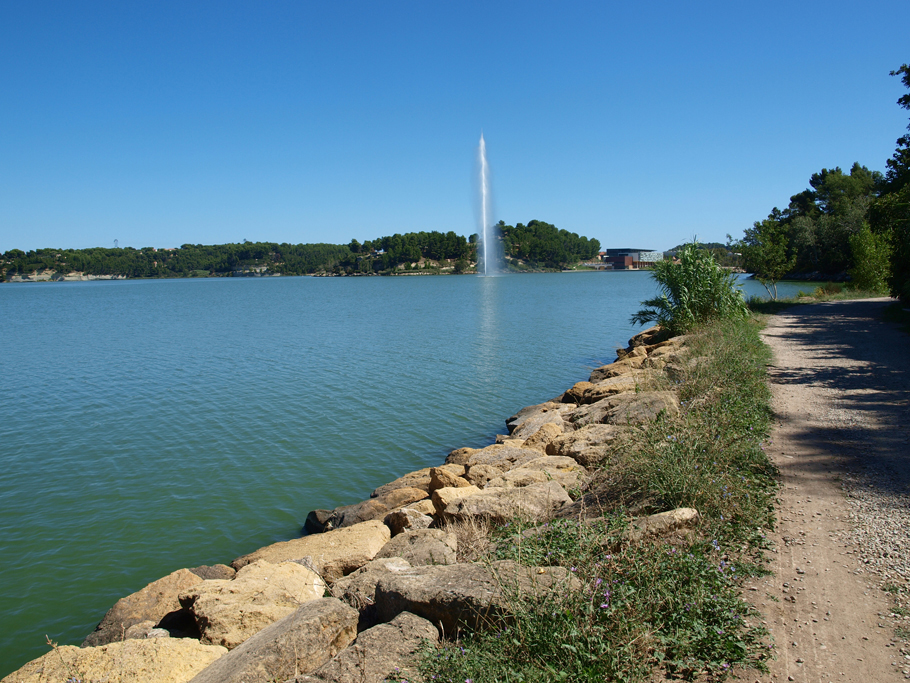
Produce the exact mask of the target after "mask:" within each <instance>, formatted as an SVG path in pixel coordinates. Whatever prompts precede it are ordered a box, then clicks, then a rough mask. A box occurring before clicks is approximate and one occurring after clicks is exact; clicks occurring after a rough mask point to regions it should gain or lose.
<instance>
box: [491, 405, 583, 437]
mask: <svg viewBox="0 0 910 683" xmlns="http://www.w3.org/2000/svg"><path fill="white" fill-rule="evenodd" d="M571 409H572V406H571V405H567V404H564V403H556V402H555V401H549V402H547V403H541V404H539V405H535V406H528V407H527V408H522V409H521V410H519V411H518V412H517V413H516V414H515V415H513V416H512V417H510V418H509V419H508V420H506V427H508V429H509V434H510V435H511V436H512V437H514V438H516V439H527V438H528V437H529V436H531V435H532V434H533V433H534V432H536V431H537V430H538V429H540V428H541V427H542V426H543V425H545V424H547V423H548V422H552V423H553V424H556V425H560V426H562V425H563V424H564V419H563V416H564V415H566V414H567V413H568V412H569V411H571Z"/></svg>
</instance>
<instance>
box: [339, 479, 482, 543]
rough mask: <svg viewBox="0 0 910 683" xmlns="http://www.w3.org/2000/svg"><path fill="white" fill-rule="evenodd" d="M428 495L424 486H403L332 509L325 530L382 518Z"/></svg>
mask: <svg viewBox="0 0 910 683" xmlns="http://www.w3.org/2000/svg"><path fill="white" fill-rule="evenodd" d="M465 483H467V482H465ZM427 497H429V494H428V493H427V492H426V491H425V490H424V489H422V488H414V487H403V488H400V489H394V490H392V491H389V492H388V493H384V494H383V495H381V496H379V497H377V498H370V499H368V500H364V501H362V502H360V503H354V504H353V505H344V506H342V507H338V508H335V509H334V510H332V514H331V515H329V517H328V519H326V520H325V523H324V524H323V531H331V530H332V529H343V528H345V527H349V526H354V525H355V524H360V523H361V522H368V521H370V520H373V519H382V518H383V517H385V516H386V515H387V514H389V512H391V511H392V510H396V509H398V508H400V507H402V506H404V505H408V504H409V503H415V502H417V501H418V500H423V499H424V498H427Z"/></svg>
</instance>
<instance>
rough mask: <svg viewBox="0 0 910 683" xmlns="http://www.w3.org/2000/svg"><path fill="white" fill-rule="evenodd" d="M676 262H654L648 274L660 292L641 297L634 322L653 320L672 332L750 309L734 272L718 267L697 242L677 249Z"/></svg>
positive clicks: (685, 329) (684, 330)
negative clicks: (642, 299) (646, 298)
mask: <svg viewBox="0 0 910 683" xmlns="http://www.w3.org/2000/svg"><path fill="white" fill-rule="evenodd" d="M677 257H678V259H679V262H678V263H677V262H674V261H673V260H671V259H664V260H662V261H658V262H657V263H655V264H654V269H653V270H652V271H651V277H652V278H654V280H656V281H657V283H658V284H659V285H660V289H661V293H660V295H659V296H657V297H655V298H653V299H648V300H647V301H642V302H641V303H642V306H644V308H642V309H640V310H639V311H638V312H637V313H635V314H634V315H633V316H632V318H631V323H632V324H633V325H643V324H645V323H648V322H656V323H657V324H658V325H660V326H661V327H662V328H664V329H666V330H667V331H668V332H669V333H670V334H671V335H673V334H680V333H683V332H686V331H688V330H689V329H691V328H692V327H694V326H695V325H697V324H699V323H703V322H707V321H709V320H713V319H716V318H741V317H744V316H746V315H747V314H748V311H749V309H748V308H747V306H746V302H745V301H744V300H743V295H742V292H741V291H740V289H739V287H737V286H736V279H735V276H734V275H733V274H732V273H730V272H728V271H726V270H724V269H723V268H721V267H720V266H719V265H718V264H717V262H716V261H715V260H714V257H713V256H712V255H711V252H710V251H708V250H706V249H701V248H700V247H699V245H698V242H695V241H693V242H691V243H689V244H686V245H684V246H683V247H682V248H680V250H679V251H678V252H677Z"/></svg>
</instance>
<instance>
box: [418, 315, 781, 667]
mask: <svg viewBox="0 0 910 683" xmlns="http://www.w3.org/2000/svg"><path fill="white" fill-rule="evenodd" d="M758 328H759V326H758V324H757V323H756V322H755V321H753V320H736V321H732V322H726V323H724V324H714V325H710V326H707V327H702V328H700V329H697V330H695V332H694V339H693V341H692V342H691V344H692V354H691V356H690V358H691V359H692V360H690V361H689V362H688V363H687V366H686V368H685V369H684V371H683V372H682V373H681V375H679V380H678V382H677V383H676V388H677V389H678V391H679V395H680V397H681V400H682V404H683V409H682V411H681V414H680V415H679V416H676V417H672V418H667V417H664V418H662V419H660V420H658V421H657V422H655V423H653V424H651V425H648V426H646V427H643V428H640V429H638V430H636V431H635V432H634V433H633V434H632V436H631V438H630V440H629V441H628V442H627V443H626V445H624V446H623V450H622V452H621V453H619V454H617V455H618V459H617V458H616V457H614V458H611V459H610V461H611V467H613V468H615V467H623V468H625V470H626V471H625V474H624V476H623V477H620V478H619V481H621V487H622V490H617V492H616V499H615V503H614V504H613V505H611V504H609V503H608V504H607V506H606V508H605V509H604V511H603V516H602V517H600V518H597V519H596V520H594V521H591V520H587V521H581V520H562V521H557V522H554V523H550V524H548V525H545V526H544V527H540V528H537V529H535V530H534V531H533V532H531V533H528V530H527V529H524V528H522V527H521V526H520V525H518V524H517V523H513V524H510V525H507V526H506V527H502V528H500V529H498V530H496V531H494V532H493V538H494V540H495V541H496V543H495V550H494V551H493V552H492V553H491V554H490V555H488V556H487V559H489V560H492V559H503V558H508V559H514V560H517V561H519V562H521V563H522V564H525V565H528V566H556V565H558V566H563V567H567V568H569V570H570V571H571V572H572V573H573V574H574V575H575V576H576V577H577V579H578V580H579V582H580V585H581V586H582V588H581V590H577V591H572V590H569V591H563V592H560V593H554V594H551V595H549V596H548V597H546V598H545V599H534V600H531V599H529V598H527V597H526V596H523V595H520V594H515V595H511V596H509V597H510V600H511V603H512V605H511V606H512V614H513V618H512V619H511V620H509V621H508V622H506V623H504V624H503V623H501V622H500V623H498V624H495V625H493V624H491V628H490V630H488V631H479V632H475V633H466V634H463V635H462V636H461V637H460V639H458V640H455V641H447V642H445V643H443V644H442V645H441V646H439V647H434V648H431V649H428V650H427V651H426V652H425V653H424V656H423V659H422V660H421V671H422V674H423V676H424V677H425V678H426V679H427V680H436V681H457V682H458V683H463V682H464V681H472V682H479V681H560V680H564V681H644V680H647V679H649V678H650V677H651V676H652V674H653V673H654V672H655V671H656V670H657V671H661V672H663V673H665V674H669V675H672V676H675V677H682V678H686V679H693V678H700V677H705V676H707V677H709V678H712V679H716V680H719V679H723V678H724V677H726V676H727V675H728V674H729V672H730V671H731V670H732V669H733V668H735V667H747V668H758V669H762V668H763V667H764V662H765V659H766V658H767V657H768V652H769V650H768V644H767V634H766V632H765V630H764V628H763V627H762V626H761V624H760V620H759V618H758V617H757V615H756V614H755V613H754V612H753V610H752V608H751V607H749V605H748V604H747V603H746V602H745V601H743V600H742V598H741V595H740V584H741V581H742V579H743V577H744V576H749V575H754V574H757V573H762V572H763V571H764V569H763V566H762V561H761V556H760V550H761V548H762V547H763V546H764V537H763V532H764V531H765V530H767V529H768V528H770V527H771V526H772V525H773V523H774V512H773V502H774V494H775V492H776V480H775V471H774V468H773V466H772V465H771V464H770V462H769V461H768V459H767V458H766V457H765V454H764V451H763V445H764V442H765V441H766V440H767V438H768V432H769V428H770V424H771V412H770V408H769V393H768V390H767V387H766V384H765V374H766V364H767V363H768V360H769V355H768V354H769V352H768V349H767V347H765V346H764V345H763V344H762V342H761V340H760V338H759V336H758ZM628 501H635V502H636V505H637V506H638V507H644V508H646V509H648V510H650V511H661V510H666V509H671V508H674V507H681V506H685V507H695V508H696V509H698V510H699V512H700V513H701V519H702V521H701V527H700V528H699V529H698V530H697V532H696V533H694V534H692V535H690V536H688V537H685V536H678V537H676V536H675V537H672V538H668V539H664V540H663V541H651V542H641V543H636V542H631V541H629V540H628V536H626V535H624V532H625V531H626V529H627V528H628V524H629V522H628V515H627V511H626V508H624V507H622V505H623V503H624V502H628Z"/></svg>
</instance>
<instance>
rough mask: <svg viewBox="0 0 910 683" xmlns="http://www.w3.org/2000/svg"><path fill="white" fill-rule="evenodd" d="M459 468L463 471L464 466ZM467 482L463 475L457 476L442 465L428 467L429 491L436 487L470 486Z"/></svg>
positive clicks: (431, 491) (434, 489)
mask: <svg viewBox="0 0 910 683" xmlns="http://www.w3.org/2000/svg"><path fill="white" fill-rule="evenodd" d="M461 470H462V471H464V466H461ZM470 485H471V482H469V481H468V480H467V479H465V478H464V477H461V476H458V475H455V474H453V473H452V472H450V471H449V470H448V469H445V468H443V467H431V468H430V488H429V491H430V493H433V491H436V490H437V489H444V488H451V487H454V488H459V487H465V486H470Z"/></svg>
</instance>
